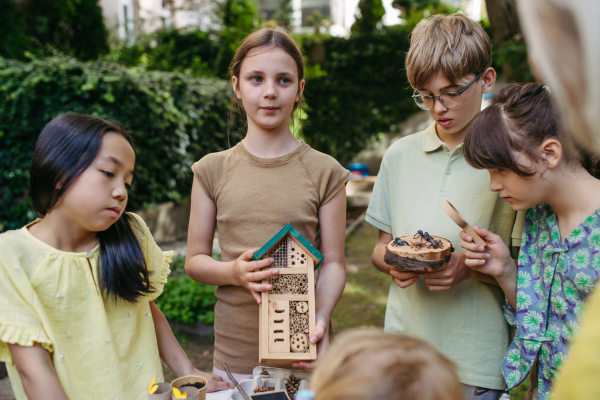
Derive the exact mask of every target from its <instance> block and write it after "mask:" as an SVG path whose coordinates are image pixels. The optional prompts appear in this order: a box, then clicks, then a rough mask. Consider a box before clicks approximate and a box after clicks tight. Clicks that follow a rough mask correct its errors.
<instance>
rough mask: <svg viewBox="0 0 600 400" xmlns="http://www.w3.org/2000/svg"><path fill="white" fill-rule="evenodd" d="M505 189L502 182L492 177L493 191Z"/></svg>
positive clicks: (491, 186)
mask: <svg viewBox="0 0 600 400" xmlns="http://www.w3.org/2000/svg"><path fill="white" fill-rule="evenodd" d="M502 189H503V187H502V184H501V183H500V182H498V181H497V180H495V179H493V178H491V179H490V190H491V191H492V192H499V191H501V190H502Z"/></svg>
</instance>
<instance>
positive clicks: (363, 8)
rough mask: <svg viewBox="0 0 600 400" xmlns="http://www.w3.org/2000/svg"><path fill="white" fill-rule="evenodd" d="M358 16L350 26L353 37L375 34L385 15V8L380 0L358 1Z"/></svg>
mask: <svg viewBox="0 0 600 400" xmlns="http://www.w3.org/2000/svg"><path fill="white" fill-rule="evenodd" d="M358 10H359V15H358V16H357V18H356V21H355V22H354V23H353V24H352V27H351V28H350V31H351V32H352V34H353V35H357V34H365V33H371V32H375V31H376V30H377V26H378V25H380V23H381V19H382V18H383V16H384V15H385V8H384V7H383V2H382V1H381V0H360V1H359V2H358Z"/></svg>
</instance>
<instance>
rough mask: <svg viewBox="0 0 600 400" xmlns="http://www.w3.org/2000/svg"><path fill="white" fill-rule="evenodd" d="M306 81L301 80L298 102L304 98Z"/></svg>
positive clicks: (297, 95) (297, 96)
mask: <svg viewBox="0 0 600 400" xmlns="http://www.w3.org/2000/svg"><path fill="white" fill-rule="evenodd" d="M305 83H306V81H305V80H304V79H302V80H301V81H300V85H298V86H300V87H299V88H298V93H297V94H296V103H297V102H299V101H300V98H302V93H304V84H305Z"/></svg>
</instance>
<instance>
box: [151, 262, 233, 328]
mask: <svg viewBox="0 0 600 400" xmlns="http://www.w3.org/2000/svg"><path fill="white" fill-rule="evenodd" d="M216 259H217V260H219V261H220V260H221V258H220V255H217V256H216ZM216 289H217V287H216V286H211V285H207V284H205V283H200V282H196V281H195V280H193V279H192V278H190V277H189V276H187V274H186V272H185V251H184V252H181V253H177V254H175V256H174V257H173V261H172V262H171V274H170V275H169V279H168V281H167V283H166V284H165V287H164V293H163V294H162V295H161V296H159V297H158V298H157V299H156V300H155V303H156V305H157V306H158V308H160V310H161V311H162V313H163V314H164V315H165V317H167V319H169V320H170V321H177V322H183V323H184V324H189V325H193V324H195V323H196V322H198V321H200V322H202V323H204V324H207V325H212V324H213V323H214V322H215V311H214V310H215V304H217V297H216V296H215V290H216Z"/></svg>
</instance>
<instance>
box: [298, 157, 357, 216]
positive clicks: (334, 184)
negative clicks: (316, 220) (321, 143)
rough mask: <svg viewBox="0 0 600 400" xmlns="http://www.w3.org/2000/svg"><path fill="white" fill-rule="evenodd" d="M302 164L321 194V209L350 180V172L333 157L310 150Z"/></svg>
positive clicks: (303, 158)
mask: <svg viewBox="0 0 600 400" xmlns="http://www.w3.org/2000/svg"><path fill="white" fill-rule="evenodd" d="M302 163H303V164H304V167H305V168H306V170H307V171H308V174H309V176H310V178H311V180H312V181H313V184H314V185H315V189H316V190H317V192H318V194H319V199H320V204H319V207H322V206H324V205H325V204H327V203H328V202H329V201H330V200H331V199H332V198H333V196H335V195H336V194H337V193H338V192H339V191H340V189H342V188H343V187H344V186H345V185H346V183H348V180H349V179H350V176H351V174H350V171H348V170H347V169H346V168H344V167H342V166H341V164H340V163H339V162H338V161H337V160H336V159H334V158H333V157H331V156H328V155H326V154H323V153H320V152H318V151H316V150H312V149H310V150H309V151H308V152H306V154H305V155H304V156H303V157H302Z"/></svg>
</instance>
